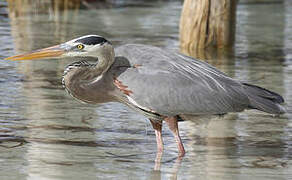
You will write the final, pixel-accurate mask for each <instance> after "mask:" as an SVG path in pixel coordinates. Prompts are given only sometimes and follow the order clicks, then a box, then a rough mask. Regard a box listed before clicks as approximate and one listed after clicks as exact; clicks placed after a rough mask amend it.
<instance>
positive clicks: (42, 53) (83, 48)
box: [6, 35, 114, 60]
mask: <svg viewBox="0 0 292 180" xmlns="http://www.w3.org/2000/svg"><path fill="white" fill-rule="evenodd" d="M100 55H111V56H114V51H113V47H112V45H111V43H110V42H109V41H107V40H106V39H105V38H103V37H101V36H98V35H87V36H82V37H79V38H76V39H73V40H70V41H68V42H65V43H62V44H59V45H56V46H51V47H48V48H44V49H39V50H35V51H32V52H30V53H25V54H21V55H16V56H11V57H8V58H6V60H32V59H48V58H54V59H56V58H57V59H59V58H65V57H87V58H91V57H93V58H98V57H99V56H100Z"/></svg>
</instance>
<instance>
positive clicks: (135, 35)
mask: <svg viewBox="0 0 292 180" xmlns="http://www.w3.org/2000/svg"><path fill="white" fill-rule="evenodd" d="M8 2H9V8H8V3H7V2H6V1H5V2H4V1H0V42H1V43H0V44H1V45H0V59H2V58H5V57H7V56H10V55H13V54H15V53H21V52H27V51H30V50H33V49H37V48H42V47H47V46H50V45H54V44H57V43H60V42H64V41H66V40H69V39H72V38H73V37H78V36H81V35H85V34H100V35H103V36H105V37H107V39H110V40H112V42H113V43H114V45H120V44H123V43H144V44H152V45H155V46H160V47H165V48H169V49H173V50H178V46H179V41H178V23H179V15H180V11H181V2H179V1H178V2H177V1H159V2H156V1H149V2H148V1H147V3H143V4H140V2H135V1H133V2H131V3H129V4H126V5H124V4H123V1H119V2H120V4H118V5H116V6H117V7H115V8H108V7H107V8H102V9H94V8H89V9H88V8H86V7H85V6H86V4H85V5H84V4H81V6H80V7H81V8H79V5H76V4H70V3H69V4H62V3H61V5H60V4H59V5H58V4H56V3H55V5H52V3H51V1H49V0H46V1H34V2H37V3H30V1H26V3H25V2H21V1H19V2H18V1H15V2H18V3H13V1H8ZM64 2H67V1H64ZM291 9H292V4H291V3H290V2H289V1H286V2H285V1H284V2H283V3H269V4H257V3H251V4H249V3H247V4H239V6H238V13H237V39H236V44H235V49H234V51H235V52H234V56H232V57H229V58H227V57H224V56H223V57H220V58H218V59H217V60H214V59H213V60H212V58H211V59H210V60H208V62H209V63H211V64H213V65H215V66H216V67H217V68H219V69H221V70H222V71H224V72H226V73H227V74H229V75H230V76H232V77H234V78H236V79H240V80H244V81H247V82H252V83H254V84H257V85H261V86H263V87H265V88H268V89H272V90H274V91H276V92H278V93H280V94H282V95H283V96H284V98H285V100H286V102H287V104H288V105H287V106H286V108H287V109H288V110H289V112H288V113H287V114H286V115H284V116H281V117H273V116H271V115H267V114H264V113H261V112H258V111H245V112H242V113H238V114H229V115H227V116H225V117H223V118H215V119H212V120H211V121H209V123H207V122H204V121H203V120H202V121H199V122H198V123H192V122H181V123H180V124H179V126H180V130H181V135H182V139H183V142H184V145H185V148H186V150H187V154H186V156H185V157H184V158H182V159H178V158H177V148H176V144H175V142H174V140H173V137H172V135H171V133H170V132H169V130H168V129H167V128H164V129H163V137H164V143H165V151H164V154H163V156H162V158H161V162H160V163H155V159H156V142H155V135H154V132H153V130H152V128H151V125H150V124H149V122H148V121H147V119H146V118H145V117H143V116H142V115H139V114H137V113H135V112H133V111H131V110H130V109H128V108H127V107H125V106H123V105H121V104H118V103H108V104H101V105H97V106H93V105H86V104H81V103H79V102H77V101H75V100H74V99H72V98H71V97H70V96H69V95H68V94H67V93H66V92H65V91H64V90H63V88H62V86H61V76H62V72H63V69H64V66H65V65H66V64H68V63H69V62H70V60H64V61H54V60H44V61H22V62H9V61H0V84H1V85H0V96H1V99H0V177H1V179H5V180H12V179H71V180H73V179H82V178H83V179H212V180H213V179H216V180H217V179H218V180H219V179H224V180H225V179H291V178H292V161H291V158H292V149H291V148H292V115H291V110H290V107H289V104H291V103H292V93H291V88H292V85H291V84H292V76H291V75H292V48H291V47H292V33H291V32H292V23H291V22H292V12H291ZM8 12H9V13H8ZM8 14H9V16H8Z"/></svg>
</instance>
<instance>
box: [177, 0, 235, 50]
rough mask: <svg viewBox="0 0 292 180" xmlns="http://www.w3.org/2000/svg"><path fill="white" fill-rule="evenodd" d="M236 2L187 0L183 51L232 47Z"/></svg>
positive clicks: (182, 42)
mask: <svg viewBox="0 0 292 180" xmlns="http://www.w3.org/2000/svg"><path fill="white" fill-rule="evenodd" d="M236 4H237V0H185V1H184V5H183V10H182V14H181V19H180V46H181V51H182V52H183V53H187V54H201V50H202V49H203V50H204V49H206V48H215V49H222V48H227V47H232V46H233V43H234V39H235V19H236V18H235V17H236Z"/></svg>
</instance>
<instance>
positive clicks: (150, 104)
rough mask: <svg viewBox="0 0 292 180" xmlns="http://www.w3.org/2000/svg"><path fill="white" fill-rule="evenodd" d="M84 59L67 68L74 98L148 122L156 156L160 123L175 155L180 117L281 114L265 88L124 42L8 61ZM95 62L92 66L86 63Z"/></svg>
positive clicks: (97, 41)
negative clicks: (109, 105)
mask: <svg viewBox="0 0 292 180" xmlns="http://www.w3.org/2000/svg"><path fill="white" fill-rule="evenodd" d="M51 57H54V58H63V57H72V58H73V59H74V57H82V58H83V59H84V60H82V61H79V62H74V63H72V64H70V65H68V66H67V67H66V69H65V71H64V75H63V80H62V82H63V85H64V87H65V89H66V90H67V91H68V92H69V94H71V95H72V96H73V97H74V98H77V99H79V100H81V101H83V102H86V103H92V104H97V103H104V102H111V101H116V102H121V103H124V104H126V105H127V106H129V107H131V108H133V109H134V110H136V111H139V112H141V113H142V114H144V115H146V117H148V118H149V119H150V122H151V124H152V126H153V128H154V130H155V135H156V141H157V148H158V152H162V151H163V142H162V135H161V128H162V121H165V122H166V124H167V125H168V126H169V128H170V130H171V131H172V133H173V134H174V137H175V140H176V142H177V145H178V151H179V155H180V156H183V155H184V154H185V150H184V147H183V144H182V141H181V138H180V136H179V130H178V124H177V121H178V119H180V118H181V117H182V116H183V115H188V116H198V115H221V114H226V113H228V112H240V111H243V110H244V109H257V110H260V111H264V112H267V113H271V114H281V113H284V112H285V110H284V109H283V107H281V106H280V105H279V104H280V103H283V102H284V99H283V98H282V97H281V96H280V95H278V94H277V93H274V92H272V91H269V90H267V89H264V88H261V87H258V86H255V85H251V84H246V83H241V82H239V81H236V80H234V79H232V78H230V77H228V76H226V75H225V74H224V73H222V72H221V71H219V70H217V69H216V68H214V67H212V66H211V65H209V64H207V63H205V62H202V61H200V60H196V59H193V58H191V57H188V56H185V55H182V54H180V53H175V52H170V51H167V50H163V49H161V48H158V47H153V46H147V45H139V44H127V45H123V46H120V47H118V48H116V49H115V50H114V48H113V46H112V44H111V43H110V42H109V41H107V40H106V39H105V38H103V37H101V36H98V35H87V36H83V37H80V38H76V39H73V40H71V41H68V42H65V43H63V44H60V45H57V46H52V47H49V48H45V49H40V50H36V51H33V52H31V53H27V54H22V55H17V56H12V57H8V58H6V59H7V60H25V59H42V58H51ZM89 59H95V60H96V63H95V64H90V63H88V62H87V61H85V60H89Z"/></svg>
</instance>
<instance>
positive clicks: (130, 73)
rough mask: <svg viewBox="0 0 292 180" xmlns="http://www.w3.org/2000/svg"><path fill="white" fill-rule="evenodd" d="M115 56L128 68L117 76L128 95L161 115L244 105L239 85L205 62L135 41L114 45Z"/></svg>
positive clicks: (245, 100) (224, 110) (231, 109)
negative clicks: (125, 63) (126, 62)
mask: <svg viewBox="0 0 292 180" xmlns="http://www.w3.org/2000/svg"><path fill="white" fill-rule="evenodd" d="M116 56H117V57H123V58H124V59H127V60H128V62H129V67H132V68H127V69H126V70H124V71H123V72H122V73H120V74H119V75H118V77H117V78H118V79H119V80H120V81H121V82H123V84H124V85H126V86H128V88H129V89H130V90H131V91H132V92H133V93H132V94H131V95H130V96H131V98H132V99H133V100H134V101H135V102H136V103H138V104H139V105H141V106H143V107H147V108H148V109H150V110H152V111H155V112H157V113H160V114H162V115H167V116H171V115H177V114H196V115H197V114H222V113H227V112H234V111H242V110H243V109H245V108H247V107H248V104H249V100H248V98H247V96H246V94H245V92H244V90H243V87H242V84H241V83H239V82H237V81H235V80H233V79H231V78H229V77H227V76H226V75H225V74H224V73H222V72H221V71H219V70H217V69H216V68H214V67H212V66H211V65H209V64H207V63H205V62H202V61H199V60H196V59H193V58H190V57H188V56H184V55H182V54H179V53H173V52H169V51H165V50H162V49H160V48H157V47H152V46H145V45H136V44H129V45H124V46H121V47H119V48H117V49H116ZM116 61H118V58H117V59H116ZM117 64H119V63H117ZM135 65H139V66H137V67H135ZM134 67H135V68H134Z"/></svg>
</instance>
